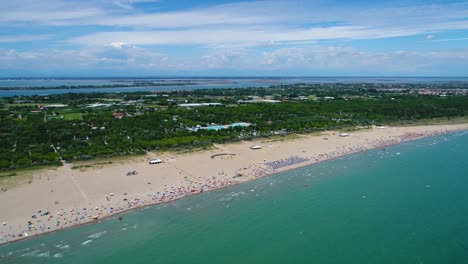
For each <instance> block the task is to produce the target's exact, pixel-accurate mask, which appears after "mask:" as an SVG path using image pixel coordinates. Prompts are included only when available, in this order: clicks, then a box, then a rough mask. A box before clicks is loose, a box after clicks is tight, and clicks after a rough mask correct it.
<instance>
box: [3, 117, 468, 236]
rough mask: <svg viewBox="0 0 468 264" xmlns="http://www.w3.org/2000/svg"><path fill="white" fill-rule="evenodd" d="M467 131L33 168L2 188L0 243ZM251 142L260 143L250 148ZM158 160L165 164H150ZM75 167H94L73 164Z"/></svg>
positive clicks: (329, 137)
mask: <svg viewBox="0 0 468 264" xmlns="http://www.w3.org/2000/svg"><path fill="white" fill-rule="evenodd" d="M467 129H468V124H458V125H435V126H415V127H385V128H378V127H373V128H371V129H368V130H361V131H356V132H350V133H349V135H348V136H340V133H339V132H336V131H335V132H334V131H330V132H324V133H322V134H321V135H301V136H299V137H298V138H295V139H288V140H284V141H278V140H268V139H263V140H262V139H258V140H254V141H249V142H240V143H235V144H228V145H215V149H212V150H208V151H200V152H193V153H186V154H176V153H170V152H164V153H149V154H148V155H146V156H145V157H140V158H129V159H128V160H122V159H120V160H118V161H117V160H113V163H112V164H105V165H102V164H100V165H99V164H98V165H93V164H94V163H93V162H89V163H74V164H66V165H65V166H62V167H60V168H58V169H55V170H41V171H37V172H34V178H33V180H32V182H31V183H29V184H23V185H20V186H17V187H15V188H12V189H8V190H7V191H6V192H0V211H1V212H2V213H1V214H0V224H1V225H0V243H8V242H11V241H15V240H18V239H24V238H25V237H31V236H34V235H38V234H43V233H47V232H53V231H59V230H62V229H64V228H68V227H72V226H77V225H80V224H84V223H90V222H94V221H99V220H102V219H104V218H106V217H109V216H112V215H115V214H117V213H121V212H124V211H128V210H132V209H135V208H139V207H143V206H147V205H151V204H157V203H164V202H170V201H174V200H176V199H180V198H182V197H185V196H188V195H193V194H199V193H202V192H206V191H210V190H214V189H220V188H225V187H229V186H231V185H235V184H239V183H243V182H246V181H250V180H254V179H256V178H260V177H264V176H267V175H271V174H274V173H278V172H281V171H285V170H290V169H294V168H298V167H301V166H306V165H311V164H314V163H317V162H320V161H324V160H329V159H333V158H337V157H340V156H343V155H347V154H351V153H356V152H360V151H364V150H368V149H372V148H384V147H386V146H389V145H394V144H398V143H401V142H404V141H408V140H414V139H419V138H422V137H428V136H434V135H439V134H443V133H447V132H452V131H458V130H467ZM253 145H258V146H261V147H262V148H261V149H257V150H253V149H251V146H253ZM156 158H157V159H161V160H163V163H161V164H155V165H150V164H149V163H148V160H149V159H156ZM100 163H102V161H100ZM79 165H92V166H91V167H89V168H87V167H84V166H82V167H81V168H82V169H73V167H74V166H79ZM129 172H130V173H129ZM131 172H135V173H131ZM127 174H129V175H127ZM4 223H5V224H4Z"/></svg>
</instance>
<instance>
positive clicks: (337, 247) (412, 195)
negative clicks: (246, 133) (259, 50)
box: [0, 132, 468, 263]
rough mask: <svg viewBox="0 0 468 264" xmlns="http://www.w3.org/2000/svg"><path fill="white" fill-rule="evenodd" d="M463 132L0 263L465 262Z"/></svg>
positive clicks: (114, 223)
mask: <svg viewBox="0 0 468 264" xmlns="http://www.w3.org/2000/svg"><path fill="white" fill-rule="evenodd" d="M467 149H468V133H466V132H465V133H455V134H451V135H444V136H439V137H435V138H428V139H423V140H418V141H413V142H409V143H405V144H402V145H399V146H395V147H391V148H387V149H386V150H385V151H384V150H372V151H368V152H364V153H360V154H356V155H351V156H347V157H343V158H340V159H337V160H333V161H327V162H323V163H320V164H317V165H314V166H310V167H305V168H301V169H297V170H294V171H289V172H285V173H280V174H276V175H273V176H271V177H267V178H263V179H260V180H257V181H254V182H250V183H246V184H243V185H239V186H235V187H232V188H229V189H224V190H219V191H214V192H209V193H204V194H202V195H198V196H193V197H190V198H186V199H183V200H180V201H177V202H174V203H171V204H166V205H159V206H152V207H147V208H144V209H142V210H137V211H133V212H130V213H126V214H124V215H121V217H123V220H122V221H119V220H118V219H117V217H114V218H111V219H109V220H106V221H102V222H100V223H98V224H95V225H87V226H82V227H79V228H75V229H70V230H66V231H63V232H59V233H55V234H52V235H48V236H43V237H38V238H35V239H30V240H27V241H21V242H18V243H13V244H11V245H6V246H2V247H0V263H467V261H468V204H467V201H468V192H467V191H466V190H467V189H468V163H467V162H466V161H467V160H468V152H467V151H466V150H467Z"/></svg>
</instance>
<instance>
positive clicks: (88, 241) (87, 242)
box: [81, 240, 93, 246]
mask: <svg viewBox="0 0 468 264" xmlns="http://www.w3.org/2000/svg"><path fill="white" fill-rule="evenodd" d="M91 242H93V241H92V240H86V241H85V242H83V243H81V245H83V246H84V245H86V244H89V243H91Z"/></svg>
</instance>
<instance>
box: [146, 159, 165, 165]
mask: <svg viewBox="0 0 468 264" xmlns="http://www.w3.org/2000/svg"><path fill="white" fill-rule="evenodd" d="M162 162H163V161H162V160H160V159H154V160H150V161H148V163H149V164H150V165H154V164H160V163H162Z"/></svg>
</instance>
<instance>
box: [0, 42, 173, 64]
mask: <svg viewBox="0 0 468 264" xmlns="http://www.w3.org/2000/svg"><path fill="white" fill-rule="evenodd" d="M168 60H169V58H168V56H167V55H166V54H163V53H159V52H156V51H153V50H148V49H143V48H139V47H135V46H128V45H121V46H118V47H113V46H107V47H100V48H87V49H83V50H58V49H46V50H36V51H29V52H20V51H16V50H13V49H9V50H6V49H3V50H2V49H0V61H2V64H1V65H0V69H1V68H3V69H34V68H42V67H44V68H47V69H77V68H87V67H90V68H102V69H125V68H134V69H150V68H164V67H170V64H169V61H168Z"/></svg>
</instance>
